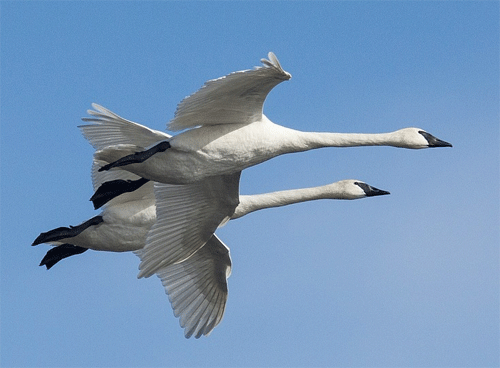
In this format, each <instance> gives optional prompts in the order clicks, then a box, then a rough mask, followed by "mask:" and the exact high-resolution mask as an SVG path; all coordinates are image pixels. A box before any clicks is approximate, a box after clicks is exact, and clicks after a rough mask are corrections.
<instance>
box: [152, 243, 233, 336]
mask: <svg viewBox="0 0 500 368" xmlns="http://www.w3.org/2000/svg"><path fill="white" fill-rule="evenodd" d="M230 270H231V257H230V255H229V248H228V247H227V246H226V245H224V243H222V241H221V240H220V239H219V238H218V237H217V236H216V235H213V236H212V237H211V238H210V239H209V240H208V241H207V243H206V244H205V245H204V246H203V247H202V248H201V249H200V250H198V251H197V252H196V253H194V254H193V255H192V256H191V257H189V258H188V259H186V260H185V261H183V262H181V263H177V264H174V265H170V266H167V267H163V268H161V269H160V270H158V271H157V272H156V274H157V276H158V277H159V278H160V279H161V282H162V284H163V287H164V288H165V292H166V293H167V295H168V296H169V300H170V303H171V304H172V308H173V310H174V315H175V316H176V317H178V318H179V323H180V325H181V327H182V328H184V335H185V336H186V338H189V337H191V336H193V335H194V337H195V338H199V337H201V336H202V335H205V336H208V335H209V334H210V333H211V332H212V330H213V329H214V328H215V327H216V326H217V325H218V324H219V323H220V321H221V320H222V317H223V316H224V310H225V307H226V301H227V293H228V289H227V277H229V275H230Z"/></svg>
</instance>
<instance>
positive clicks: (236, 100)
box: [167, 52, 292, 131]
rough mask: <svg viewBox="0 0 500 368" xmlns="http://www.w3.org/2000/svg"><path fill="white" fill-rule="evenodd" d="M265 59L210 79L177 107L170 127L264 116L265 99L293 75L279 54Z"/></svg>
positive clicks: (249, 120) (243, 120)
mask: <svg viewBox="0 0 500 368" xmlns="http://www.w3.org/2000/svg"><path fill="white" fill-rule="evenodd" d="M268 57H269V60H267V59H262V60H261V62H262V63H263V64H264V66H262V67H256V68H255V69H252V70H244V71H239V72H235V73H231V74H229V75H226V76H225V77H221V78H218V79H213V80H210V81H208V82H206V83H205V84H204V85H203V87H201V89H199V90H198V91H197V92H195V93H194V94H192V95H191V96H188V97H186V98H185V99H184V100H182V101H181V103H179V105H178V106H177V111H176V112H175V117H174V119H173V120H172V121H170V123H169V124H168V125H167V128H168V129H169V130H172V131H175V130H182V129H187V128H193V127H196V126H199V125H216V124H231V123H251V122H253V121H256V120H259V119H261V117H262V108H263V105H264V100H265V99H266V96H267V95H268V93H269V92H270V91H271V90H272V89H273V88H274V87H275V86H276V85H278V84H279V83H281V82H283V81H285V80H288V79H290V78H291V77H292V76H291V75H290V74H289V73H287V72H286V71H284V70H283V68H282V67H281V65H280V63H279V61H278V59H277V58H276V55H274V54H273V53H272V52H270V53H269V54H268Z"/></svg>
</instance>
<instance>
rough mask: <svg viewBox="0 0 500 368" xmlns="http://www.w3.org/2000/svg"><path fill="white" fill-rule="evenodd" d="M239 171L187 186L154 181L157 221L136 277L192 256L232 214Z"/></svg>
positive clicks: (149, 234) (235, 204)
mask: <svg viewBox="0 0 500 368" xmlns="http://www.w3.org/2000/svg"><path fill="white" fill-rule="evenodd" d="M240 174H241V172H238V173H236V174H231V175H222V176H217V177H210V178H207V179H204V180H202V181H199V182H195V183H192V184H186V185H171V184H163V183H155V185H154V192H155V198H156V218H157V220H156V223H155V224H154V225H153V227H152V228H151V230H150V231H149V233H148V237H147V240H146V246H145V247H144V249H143V250H142V251H141V263H140V265H139V269H140V272H139V275H138V277H139V278H140V277H149V276H151V275H153V274H154V273H156V272H157V271H158V270H159V269H161V268H163V267H166V266H169V265H172V264H174V263H179V262H182V261H184V260H186V259H188V258H189V257H190V256H192V255H193V254H194V253H195V252H196V251H197V250H198V249H200V248H201V247H202V246H203V245H205V243H206V242H207V241H208V240H209V239H210V238H211V237H212V235H213V233H214V232H215V230H216V229H217V228H218V227H219V226H220V225H221V224H222V223H223V222H224V221H226V220H227V219H229V217H230V216H231V215H232V214H233V213H234V209H235V208H236V206H237V205H238V202H239V180H240Z"/></svg>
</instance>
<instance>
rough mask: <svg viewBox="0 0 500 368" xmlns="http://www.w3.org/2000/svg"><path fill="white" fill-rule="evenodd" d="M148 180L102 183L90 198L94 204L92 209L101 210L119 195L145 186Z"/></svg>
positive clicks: (119, 180) (120, 180)
mask: <svg viewBox="0 0 500 368" xmlns="http://www.w3.org/2000/svg"><path fill="white" fill-rule="evenodd" d="M148 181H149V180H148V179H144V178H140V179H137V180H122V179H118V180H111V181H107V182H105V183H103V184H102V185H101V186H100V187H99V188H98V189H97V190H96V192H95V193H94V195H93V196H92V197H91V198H90V200H91V201H92V203H93V204H94V209H98V208H101V207H102V206H104V205H105V204H106V203H108V202H109V201H110V200H112V199H113V198H115V197H118V196H119V195H120V194H123V193H128V192H133V191H134V190H136V189H139V188H140V187H141V186H143V185H144V184H146V183H147V182H148Z"/></svg>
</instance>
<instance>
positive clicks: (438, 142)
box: [419, 130, 453, 148]
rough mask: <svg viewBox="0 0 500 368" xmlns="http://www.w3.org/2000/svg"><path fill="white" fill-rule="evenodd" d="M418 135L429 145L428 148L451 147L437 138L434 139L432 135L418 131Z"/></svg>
mask: <svg viewBox="0 0 500 368" xmlns="http://www.w3.org/2000/svg"><path fill="white" fill-rule="evenodd" d="M419 133H420V134H422V135H423V136H424V138H425V139H426V140H427V143H428V144H429V147H432V148H434V147H453V146H452V145H451V143H448V142H445V141H443V140H441V139H439V138H436V137H434V136H433V135H432V134H429V133H427V132H424V131H423V130H421V131H419Z"/></svg>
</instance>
